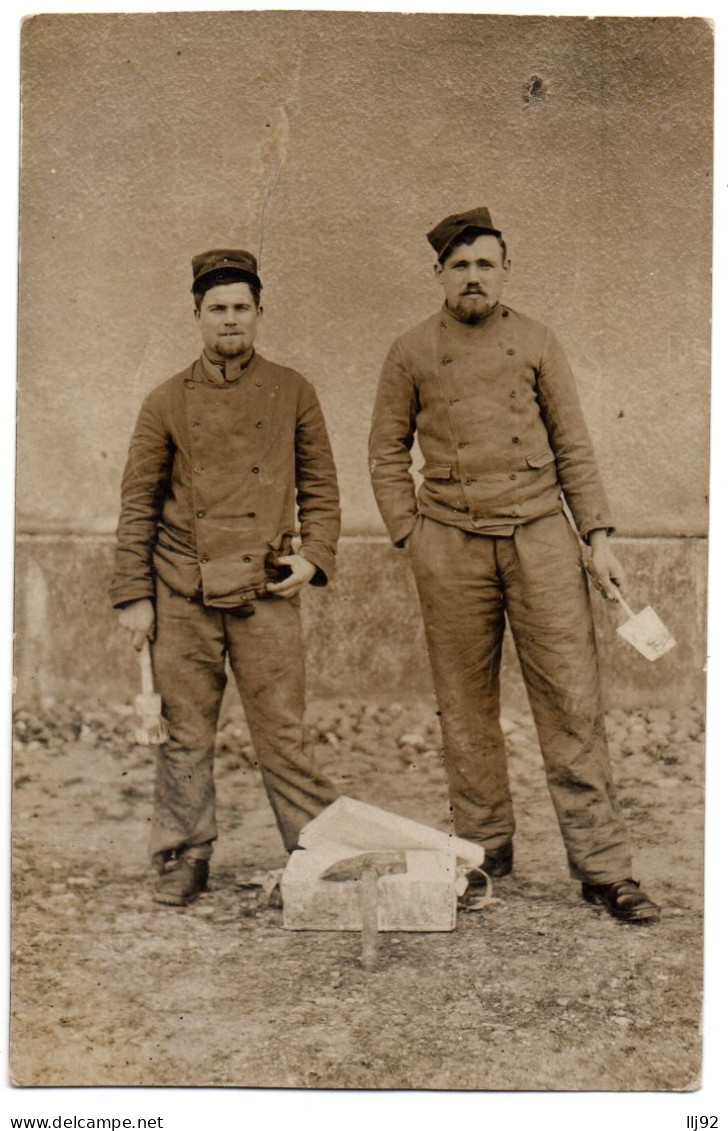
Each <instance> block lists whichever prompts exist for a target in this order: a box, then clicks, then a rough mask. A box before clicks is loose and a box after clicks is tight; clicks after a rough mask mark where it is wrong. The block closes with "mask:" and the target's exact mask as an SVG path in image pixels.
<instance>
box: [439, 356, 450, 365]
mask: <svg viewBox="0 0 728 1131" xmlns="http://www.w3.org/2000/svg"><path fill="white" fill-rule="evenodd" d="M451 361H452V358H451V357H447V356H445V357H441V358H440V365H449V364H450V362H451Z"/></svg>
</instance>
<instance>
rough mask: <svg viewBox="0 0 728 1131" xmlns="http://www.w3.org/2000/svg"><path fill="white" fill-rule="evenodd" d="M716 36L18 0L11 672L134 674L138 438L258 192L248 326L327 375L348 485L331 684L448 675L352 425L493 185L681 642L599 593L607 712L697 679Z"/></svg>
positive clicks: (312, 633)
mask: <svg viewBox="0 0 728 1131" xmlns="http://www.w3.org/2000/svg"><path fill="white" fill-rule="evenodd" d="M711 52H712V33H711V29H710V26H709V25H708V23H707V22H706V21H702V20H697V19H696V20H685V19H662V20H652V19H633V20H630V19H578V18H561V19H553V18H552V19H546V18H541V17H515V18H514V17H498V16H478V15H462V16H451V15H443V16H438V15H415V14H410V15H371V14H370V15H367V14H358V13H348V14H339V13H307V12H300V13H294V12H289V13H272V12H267V13H234V12H233V13H215V14H211V15H206V14H203V13H192V14H182V13H180V14H170V13H168V14H158V15H118V16H113V15H111V16H110V15H98V16H88V15H79V16H68V15H64V16H39V17H35V18H32V19H30V20H28V21H27V22H26V24H25V26H24V34H23V90H22V96H23V164H22V183H21V192H22V208H21V283H20V298H21V316H20V392H19V433H18V534H19V547H18V570H17V578H18V584H17V600H18V616H17V631H18V656H17V673H18V676H19V680H20V686H21V688H22V689H23V690H24V691H25V692H26V693H27V694H41V695H44V694H45V695H47V694H66V693H69V694H75V693H79V692H89V691H92V692H97V693H98V694H100V695H107V694H110V693H111V692H115V693H117V694H118V693H119V690H120V688H125V687H126V688H130V687H131V680H132V678H133V675H134V672H133V662H132V660H131V659H130V657H129V655H128V649H127V648H126V646H125V641H122V639H121V637H120V634H119V633H118V631H117V630H116V627H115V621H114V617H113V614H112V612H111V610H110V608H109V606H108V599H107V595H106V593H107V586H108V580H109V572H110V563H111V552H112V540H113V539H112V536H113V530H114V526H115V522H116V516H117V510H118V494H119V481H120V476H121V471H122V467H123V463H124V458H125V453H126V446H127V443H128V438H129V435H130V433H131V429H132V427H133V423H134V419H135V416H136V413H137V411H138V408H139V404H140V401H141V398H142V396H143V395H144V394H145V393H146V392H147V391H148V390H150V389H151V388H152V387H154V386H155V385H157V384H159V383H160V382H161V381H162V380H164V379H166V378H167V377H168V376H169V375H171V374H172V373H174V372H176V371H177V370H179V369H181V368H182V367H184V366H185V365H186V364H188V363H189V361H190V360H191V359H192V358H193V357H194V356H195V355H196V354H197V352H198V350H199V339H198V332H197V327H196V323H195V322H194V320H193V317H192V300H191V296H190V293H189V285H190V259H191V256H192V255H193V254H195V253H197V252H199V251H201V250H203V249H205V248H207V247H210V246H242V247H246V248H250V249H251V250H253V251H255V252H257V251H258V250H259V246H260V238H261V213H262V211H263V203H264V200H265V198H266V194H267V192H268V190H270V189H271V188H272V189H273V192H272V195H271V196H270V198H269V199H268V201H267V207H266V208H265V225H264V235H263V246H262V264H261V271H262V276H263V280H264V295H263V298H264V306H265V316H264V319H263V323H262V331H261V336H260V340H259V346H260V349H261V351H262V352H263V353H265V354H267V355H268V356H270V357H271V358H273V359H275V360H276V361H279V362H282V363H285V364H289V365H292V366H294V367H296V368H298V369H300V370H301V371H302V372H303V373H305V374H306V375H307V376H308V377H309V378H310V379H311V380H313V381H314V383H315V385H316V387H317V389H318V392H319V395H320V398H321V400H322V403H323V407H324V411H325V413H326V416H327V420H328V424H329V429H330V433H331V437H332V442H333V446H334V451H335V456H336V461H337V465H338V468H339V473H340V479H341V487H342V496H343V517H344V535H345V537H344V541H343V543H342V547H341V554H340V560H341V568H340V572H339V576H338V580H337V582H336V584H335V585H334V586H333V587H332V588H331V589H330V590H329V591H328V592H326V593H324V594H320V593H317V594H316V595H315V596H314V599H313V601H311V602H309V607H307V609H306V614H307V623H308V635H309V651H310V655H311V656H312V658H313V662H312V664H311V673H312V674H311V678H312V680H313V683H312V687H313V689H314V690H315V691H318V692H322V693H324V692H325V693H334V694H335V693H337V692H338V691H339V690H340V688H341V683H342V673H343V679H344V681H345V682H347V681H348V682H353V683H354V684H355V685H356V687H357V689H361V690H362V692H368V691H371V692H377V691H381V690H382V689H387V690H389V691H392V692H394V693H397V692H399V691H405V690H412V689H416V688H421V687H422V686H427V685H428V679H429V677H428V673H427V665H426V660H425V656H424V648H423V644H422V637H421V631H420V629H419V623H418V615H417V610H416V604H415V599H414V590H413V586H412V584H411V582H410V579H409V576H408V571H407V569H406V563H405V562H404V561H403V560H402V558H401V557H398V556H397V554H396V553H395V552H394V551H393V550H392V549H391V547H389V545H388V543H387V540H386V538H385V537H384V531H383V526H382V523H381V521H380V519H379V516H378V513H377V511H376V508H375V505H374V501H373V497H372V494H371V490H370V487H369V482H368V475H367V469H366V462H367V461H366V438H367V432H368V426H369V417H370V411H371V406H372V403H373V398H374V392H375V387H376V382H377V378H378V374H379V370H380V367H381V363H382V360H383V358H384V355H385V354H386V351H387V349H388V347H389V345H390V344H391V341H392V340H393V338H394V337H395V336H396V335H398V334H399V333H401V332H403V331H404V330H406V329H407V328H409V327H410V326H412V325H414V324H415V323H417V322H418V321H420V320H422V319H423V318H425V317H427V316H428V315H429V314H430V313H431V312H432V311H433V310H434V309H435V308H436V306H437V305H438V304H439V302H440V301H441V292H440V290H439V288H438V287H437V286H436V285H435V283H434V282H433V278H432V266H431V265H432V254H431V251H430V248H429V245H428V244H427V242H426V239H425V233H426V231H427V230H429V228H430V227H431V226H432V225H433V224H434V223H436V222H437V221H438V220H439V219H440V218H442V216H443V215H445V214H447V213H449V212H452V211H455V210H458V209H464V208H472V207H474V206H475V205H477V204H481V203H486V204H488V206H489V207H490V208H491V211H492V213H493V215H494V217H495V219H496V222H497V223H498V224H499V225H500V226H501V227H502V229H503V231H504V233H505V235H506V237H507V239H508V242H509V250H510V253H511V256H512V259H513V272H512V279H511V282H510V284H509V287H508V289H507V291H506V295H505V301H506V302H508V303H509V304H511V305H513V306H515V307H516V308H519V309H523V310H524V311H525V312H527V313H529V314H530V315H532V316H534V317H536V318H539V319H543V320H545V321H547V322H549V323H550V324H551V325H552V326H553V328H554V329H555V331H556V332H557V334H558V335H559V337H560V338H561V339H562V341H563V342H564V344H565V346H566V349H567V351H568V354H569V356H570V358H571V360H572V363H573V366H574V369H575V372H576V375H577V379H578V383H579V389H580V393H581V396H582V400H583V405H584V409H585V412H586V416H587V419H588V423H589V425H590V428H591V431H592V435H593V438H594V443H595V446H596V449H597V455H598V458H599V461H600V464H601V467H602V473H603V477H604V479H605V481H606V486H607V490H608V493H609V496H610V498H611V500H612V504H613V509H614V512H615V515H616V521H617V524H618V533H619V536H620V537H621V538H623V539H624V541H623V542H620V544H619V545H618V547H617V552H618V554H620V555H621V556H622V558H623V559H624V561H625V564H626V565H627V568H628V571H629V576H630V578H631V581H632V588H631V596H632V598H633V604H635V605H636V607H638V608H639V607H641V606H642V605H644V604H648V603H649V604H653V605H654V606H655V607H656V608H657V610H658V612H659V613H660V614H661V615H662V617H663V619H664V620H666V621H667V622H668V623H669V625H670V627H671V628H672V630H673V633H674V635H675V636H676V637H677V638H678V640H679V647H678V648H677V649H676V650H675V651H674V652H673V653H672V655H671V656H669V657H667V658H666V659H665V660H664V661H663V663H662V664H661V665H660V669H659V671H657V670H656V669H654V668H652V667H650V666H649V665H645V664H644V663H643V662H642V661H641V659H640V658H639V657H638V656H636V654H633V653H631V652H630V650H629V649H628V648H627V647H626V646H625V645H624V644H623V642H621V641H619V640H616V641H615V638H614V627H615V624H616V623H617V621H618V619H619V618H618V616H617V618H616V620H615V613H614V611H613V610H612V609H607V608H602V607H601V605H600V606H598V608H597V614H598V617H599V629H600V638H601V640H602V653H603V661H604V665H605V670H606V674H607V679H606V680H605V687H606V690H607V695H608V698H609V702H610V703H612V704H620V705H627V706H629V705H632V704H634V703H637V702H640V701H642V699H643V698H644V695H645V694H648V695H649V698H650V701H652V702H655V701H660V702H664V703H672V702H675V701H679V702H684V703H688V702H693V701H694V700H695V697H696V695H697V696H700V695H702V679H703V676H702V669H703V664H704V655H705V642H704V613H705V580H704V579H705V536H706V526H707V468H708V420H709V400H708V380H709V352H708V351H709V317H710V246H711V225H710V202H711V176H710V171H711V110H712V102H711V99H712V74H711ZM415 466H417V465H415Z"/></svg>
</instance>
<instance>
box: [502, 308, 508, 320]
mask: <svg viewBox="0 0 728 1131" xmlns="http://www.w3.org/2000/svg"><path fill="white" fill-rule="evenodd" d="M503 317H504V318H507V317H508V311H507V310H504V311H503Z"/></svg>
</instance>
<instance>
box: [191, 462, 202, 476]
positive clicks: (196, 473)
mask: <svg viewBox="0 0 728 1131" xmlns="http://www.w3.org/2000/svg"><path fill="white" fill-rule="evenodd" d="M192 470H193V471H194V473H195V475H202V468H201V467H200V465H199V464H198V465H197V467H193V468H192Z"/></svg>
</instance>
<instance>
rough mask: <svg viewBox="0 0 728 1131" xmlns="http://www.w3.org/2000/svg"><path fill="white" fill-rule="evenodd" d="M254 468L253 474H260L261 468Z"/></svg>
mask: <svg viewBox="0 0 728 1131" xmlns="http://www.w3.org/2000/svg"><path fill="white" fill-rule="evenodd" d="M252 470H253V475H257V474H258V472H259V471H260V468H259V467H254V468H253V469H252Z"/></svg>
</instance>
